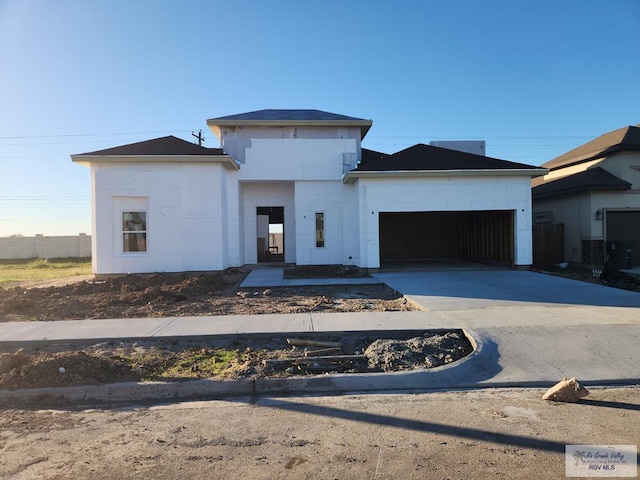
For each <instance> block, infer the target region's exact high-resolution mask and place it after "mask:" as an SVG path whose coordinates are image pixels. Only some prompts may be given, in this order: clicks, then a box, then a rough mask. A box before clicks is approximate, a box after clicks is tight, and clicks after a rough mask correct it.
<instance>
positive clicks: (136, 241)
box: [122, 212, 147, 252]
mask: <svg viewBox="0 0 640 480" xmlns="http://www.w3.org/2000/svg"><path fill="white" fill-rule="evenodd" d="M122 251H123V252H146V251H147V212H122Z"/></svg>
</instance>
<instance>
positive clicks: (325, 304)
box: [0, 268, 472, 389]
mask: <svg viewBox="0 0 640 480" xmlns="http://www.w3.org/2000/svg"><path fill="white" fill-rule="evenodd" d="M247 273H248V272H247V271H245V270H242V269H236V268H232V269H227V270H225V271H224V272H221V273H214V274H206V275H187V274H151V275H125V276H121V277H114V278H110V279H106V280H104V281H95V280H92V279H86V278H85V279H81V280H80V281H75V282H73V283H70V284H68V281H57V282H55V283H53V284H51V283H48V284H45V285H40V286H33V285H31V286H18V287H13V288H9V289H0V321H33V320H49V321H62V320H70V319H101V318H137V317H165V316H177V317H179V316H193V315H196V316H197V315H226V314H265V313H302V312H361V311H408V310H413V309H415V307H413V306H412V305H411V303H410V302H408V301H407V300H406V299H404V298H403V297H402V296H401V295H399V294H398V293H397V292H395V291H393V290H391V289H389V288H388V287H386V286H384V285H359V286H341V287H325V286H323V287H292V288H273V289H260V290H240V289H239V284H240V283H241V282H242V280H243V279H244V277H245V276H246V274H247ZM288 275H289V276H292V277H298V278H309V277H313V276H314V275H321V276H345V277H347V276H348V277H354V276H362V275H363V274H362V272H359V271H354V270H353V269H344V268H343V269H337V270H334V269H327V268H324V269H321V270H320V271H310V270H309V269H295V270H293V271H290V272H288ZM471 351H472V347H471V345H470V344H469V341H468V340H467V338H466V337H465V336H464V334H463V333H462V332H461V331H459V330H451V331H444V332H441V331H436V332H405V333H404V334H403V333H400V334H397V333H389V332H387V334H386V335H385V334H384V333H383V332H380V333H379V334H378V335H376V336H365V337H362V336H350V335H346V334H345V335H341V336H338V337H335V336H334V337H313V338H306V339H305V338H302V339H300V338H284V337H274V338H246V337H238V338H236V339H231V340H219V341H203V342H192V341H189V342H187V341H181V342H164V341H154V342H133V343H132V342H128V343H127V342H125V343H123V342H108V343H101V344H98V345H91V346H86V345H64V346H60V345H58V346H56V345H51V346H47V347H38V348H35V347H34V348H24V349H18V350H16V349H15V348H13V347H12V348H8V347H4V348H3V347H0V388H2V389H19V388H37V387H55V386H69V385H87V384H103V383H113V382H123V381H149V380H166V381H171V380H178V379H190V378H192V379H194V378H228V379H234V378H246V377H264V376H291V375H313V374H326V373H365V372H379V371H397V370H407V369H418V368H432V367H436V366H439V365H444V364H446V363H450V362H453V361H455V360H458V359H459V358H461V357H463V356H465V355H468V354H469V353H470V352H471Z"/></svg>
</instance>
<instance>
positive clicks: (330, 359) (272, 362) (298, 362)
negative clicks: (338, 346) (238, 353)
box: [262, 355, 367, 366]
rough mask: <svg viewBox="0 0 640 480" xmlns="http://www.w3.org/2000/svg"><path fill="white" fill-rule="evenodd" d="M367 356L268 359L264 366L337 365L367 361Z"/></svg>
mask: <svg viewBox="0 0 640 480" xmlns="http://www.w3.org/2000/svg"><path fill="white" fill-rule="evenodd" d="M366 359H367V357H366V355H323V356H319V357H291V358H267V359H265V360H263V361H262V363H263V365H265V366H267V365H272V366H277V365H287V364H294V365H306V364H313V363H336V362H348V361H361V360H366Z"/></svg>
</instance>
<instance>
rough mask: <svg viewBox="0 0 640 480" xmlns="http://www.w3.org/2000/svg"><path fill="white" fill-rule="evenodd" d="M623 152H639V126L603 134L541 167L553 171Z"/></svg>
mask: <svg viewBox="0 0 640 480" xmlns="http://www.w3.org/2000/svg"><path fill="white" fill-rule="evenodd" d="M623 150H640V124H638V125H636V126H629V127H623V128H619V129H618V130H614V131H612V132H609V133H605V134H604V135H601V136H599V137H598V138H596V139H594V140H591V141H590V142H587V143H585V144H584V145H581V146H579V147H577V148H574V149H573V150H571V151H569V152H567V153H565V154H563V155H560V156H559V157H556V158H554V159H553V160H550V161H548V162H547V163H545V164H543V165H542V166H543V167H545V168H548V169H549V170H551V171H553V170H558V169H560V168H564V167H570V166H572V165H577V164H580V163H583V162H588V161H590V160H596V159H598V158H602V157H606V156H607V155H610V154H612V153H615V152H620V151H623Z"/></svg>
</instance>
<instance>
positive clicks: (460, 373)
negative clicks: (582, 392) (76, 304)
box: [0, 271, 640, 393]
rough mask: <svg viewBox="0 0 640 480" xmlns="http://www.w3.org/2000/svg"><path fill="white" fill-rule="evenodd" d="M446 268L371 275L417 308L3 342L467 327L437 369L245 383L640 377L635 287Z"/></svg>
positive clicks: (40, 326)
mask: <svg viewBox="0 0 640 480" xmlns="http://www.w3.org/2000/svg"><path fill="white" fill-rule="evenodd" d="M442 274H443V272H406V273H393V274H378V275H376V278H377V280H378V281H385V282H386V283H388V284H389V285H390V286H392V287H393V288H396V289H397V290H399V291H402V292H405V293H408V294H409V295H410V296H411V298H412V299H413V300H415V301H417V302H418V303H421V304H422V305H424V306H425V307H426V308H427V310H426V311H422V312H419V311H415V312H367V313H304V314H290V315H281V314H266V315H245V316H236V315H228V316H209V317H204V316H203V317H169V318H145V319H110V320H70V321H58V322H12V323H0V344H4V345H5V346H12V347H16V346H18V345H21V344H24V343H27V342H35V343H38V342H59V343H72V342H84V341H91V342H99V341H103V340H107V339H116V340H117V339H121V340H125V339H157V340H162V339H176V338H195V337H208V336H217V335H229V334H256V333H274V334H275V333H284V334H287V333H294V332H342V331H374V330H423V329H432V328H463V329H465V330H466V331H467V332H468V333H469V334H470V335H471V336H472V337H473V338H474V339H475V341H476V342H477V344H478V349H477V350H476V352H474V353H473V354H472V355H470V356H469V357H467V359H465V360H462V361H460V362H455V363H454V364H451V365H447V366H444V367H440V368H437V369H433V370H427V371H419V372H402V373H390V374H387V373H382V374H368V375H330V376H319V377H309V378H296V379H288V380H287V381H288V383H286V382H284V381H283V380H270V379H265V380H259V381H257V382H253V383H252V384H249V383H248V384H247V385H245V386H244V387H243V388H246V389H248V391H253V392H254V393H255V392H256V391H263V392H273V391H325V392H326V391H328V390H333V391H354V390H385V389H387V390H388V389H391V390H393V389H399V390H402V389H414V390H420V389H429V388H436V389H437V388H473V387H497V386H547V385H550V384H552V383H555V382H557V381H558V380H560V379H561V378H562V377H564V376H567V377H572V376H575V377H577V378H578V379H579V380H580V381H582V382H584V383H586V384H587V385H589V384H596V385H604V384H626V385H629V384H640V310H639V309H638V308H637V307H638V306H640V294H637V293H633V292H624V291H620V290H615V289H612V288H608V287H603V286H598V285H591V284H585V283H581V282H576V281H571V280H566V279H560V278H557V277H551V276H547V275H541V274H535V273H531V272H516V271H484V272H456V274H455V275H456V276H462V278H459V279H456V278H454V277H451V275H452V274H448V276H442ZM582 291H585V292H586V293H585V294H583V293H581V292H582ZM578 302H582V303H578ZM177 388H185V387H177Z"/></svg>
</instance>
